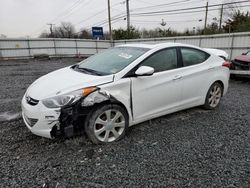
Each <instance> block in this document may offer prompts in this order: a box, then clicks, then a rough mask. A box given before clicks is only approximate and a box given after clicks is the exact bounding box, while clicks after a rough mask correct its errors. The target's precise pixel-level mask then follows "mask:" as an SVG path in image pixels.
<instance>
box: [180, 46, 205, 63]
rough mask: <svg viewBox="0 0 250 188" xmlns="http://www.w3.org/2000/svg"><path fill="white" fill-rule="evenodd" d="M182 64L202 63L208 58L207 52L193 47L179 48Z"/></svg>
mask: <svg viewBox="0 0 250 188" xmlns="http://www.w3.org/2000/svg"><path fill="white" fill-rule="evenodd" d="M181 55H182V61H183V66H184V67H186V66H191V65H196V64H199V63H203V62H204V61H206V60H207V59H208V58H209V56H210V55H209V54H208V53H206V52H203V51H201V50H197V49H194V48H181Z"/></svg>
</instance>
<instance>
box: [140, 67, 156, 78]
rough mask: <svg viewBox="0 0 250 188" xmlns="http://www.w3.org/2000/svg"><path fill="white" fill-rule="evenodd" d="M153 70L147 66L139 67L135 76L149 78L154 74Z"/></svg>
mask: <svg viewBox="0 0 250 188" xmlns="http://www.w3.org/2000/svg"><path fill="white" fill-rule="evenodd" d="M154 71H155V69H154V68H152V67H149V66H141V67H139V68H138V69H137V70H136V71H135V74H136V75H137V76H151V75H152V74H154Z"/></svg>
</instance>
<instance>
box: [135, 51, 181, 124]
mask: <svg viewBox="0 0 250 188" xmlns="http://www.w3.org/2000/svg"><path fill="white" fill-rule="evenodd" d="M140 66H150V67H153V68H154V69H155V73H154V74H153V75H151V76H138V77H132V78H131V79H132V103H133V114H134V120H135V121H142V120H145V119H150V118H152V117H157V116H159V115H163V114H165V113H166V112H167V111H168V110H172V109H175V108H176V107H177V106H178V105H179V104H180V102H181V101H180V99H181V70H180V69H178V60H177V49H176V48H167V49H164V50H161V51H159V52H156V53H155V54H153V55H151V56H150V57H149V58H147V59H146V60H144V61H143V62H142V63H141V64H140Z"/></svg>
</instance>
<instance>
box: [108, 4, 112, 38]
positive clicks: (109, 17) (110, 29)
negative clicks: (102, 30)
mask: <svg viewBox="0 0 250 188" xmlns="http://www.w3.org/2000/svg"><path fill="white" fill-rule="evenodd" d="M108 19H109V36H110V41H112V40H113V36H112V27H111V16H110V0H108Z"/></svg>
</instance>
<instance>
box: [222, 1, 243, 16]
mask: <svg viewBox="0 0 250 188" xmlns="http://www.w3.org/2000/svg"><path fill="white" fill-rule="evenodd" d="M223 3H233V4H226V5H224V8H223V17H224V20H227V19H228V18H231V17H233V15H234V14H236V13H237V12H238V10H240V7H238V6H239V3H237V1H236V0H224V1H223Z"/></svg>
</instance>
